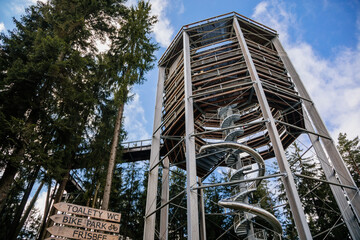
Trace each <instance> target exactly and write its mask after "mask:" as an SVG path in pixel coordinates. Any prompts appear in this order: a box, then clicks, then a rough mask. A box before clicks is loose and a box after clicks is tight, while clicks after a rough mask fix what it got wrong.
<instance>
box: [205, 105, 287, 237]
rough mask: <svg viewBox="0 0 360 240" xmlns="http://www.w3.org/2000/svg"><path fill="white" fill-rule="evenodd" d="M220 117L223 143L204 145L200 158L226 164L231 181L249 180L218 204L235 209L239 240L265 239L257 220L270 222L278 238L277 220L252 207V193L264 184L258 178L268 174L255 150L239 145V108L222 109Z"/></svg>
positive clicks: (240, 132)
mask: <svg viewBox="0 0 360 240" xmlns="http://www.w3.org/2000/svg"><path fill="white" fill-rule="evenodd" d="M218 115H219V117H220V120H221V121H220V123H221V124H220V127H221V128H222V129H224V131H223V137H224V141H222V142H217V143H211V144H206V145H204V146H202V147H201V148H200V151H199V155H198V158H201V159H202V160H201V162H225V165H226V166H227V167H229V168H231V169H232V171H231V175H230V178H229V181H230V182H234V181H238V182H239V180H246V181H242V182H241V183H238V184H234V187H233V189H232V193H231V197H229V198H227V199H223V200H221V201H219V202H218V204H219V205H220V206H223V207H225V208H229V209H233V210H234V212H235V217H234V231H235V233H236V234H237V235H238V236H239V237H248V238H249V239H266V238H267V237H266V236H267V234H266V231H265V229H266V228H261V227H260V228H259V226H258V225H256V226H255V227H254V226H253V224H252V222H253V221H254V220H255V218H258V217H259V218H262V219H263V220H265V221H266V222H268V223H269V225H270V226H271V229H270V231H272V232H273V233H275V234H273V235H274V236H275V238H277V236H278V235H280V234H281V232H282V228H281V225H280V223H279V221H278V220H277V219H276V217H275V216H274V215H272V214H271V213H270V212H268V211H266V210H265V209H262V208H260V207H259V206H257V205H253V204H249V198H250V197H251V194H252V193H254V192H255V191H257V188H258V186H259V185H260V183H261V179H258V178H259V177H262V176H264V174H265V164H264V160H263V158H262V157H261V155H260V154H259V153H258V152H257V151H256V150H254V149H252V148H250V147H248V146H246V145H243V144H240V143H238V142H237V139H238V138H239V137H241V135H243V133H244V130H243V129H242V128H239V127H233V126H234V122H236V121H238V120H240V118H241V114H240V113H239V111H238V110H237V109H236V105H230V106H227V107H222V108H219V109H218ZM249 159H250V160H249ZM198 162H199V161H198ZM251 179H254V180H253V181H251ZM267 230H269V229H267Z"/></svg>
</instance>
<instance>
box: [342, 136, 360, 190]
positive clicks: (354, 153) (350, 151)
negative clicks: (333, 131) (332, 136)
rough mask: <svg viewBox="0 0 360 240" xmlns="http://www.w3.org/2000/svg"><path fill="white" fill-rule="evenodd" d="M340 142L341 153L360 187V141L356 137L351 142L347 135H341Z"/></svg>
mask: <svg viewBox="0 0 360 240" xmlns="http://www.w3.org/2000/svg"><path fill="white" fill-rule="evenodd" d="M338 141H339V144H338V146H337V147H338V149H339V152H340V154H341V156H342V158H343V160H344V161H345V163H346V165H347V167H348V168H349V170H350V174H351V175H352V177H353V179H354V181H355V184H356V185H357V186H358V187H360V144H359V142H360V139H359V137H355V138H354V139H352V140H349V139H348V138H347V135H346V133H344V134H343V133H339V137H338Z"/></svg>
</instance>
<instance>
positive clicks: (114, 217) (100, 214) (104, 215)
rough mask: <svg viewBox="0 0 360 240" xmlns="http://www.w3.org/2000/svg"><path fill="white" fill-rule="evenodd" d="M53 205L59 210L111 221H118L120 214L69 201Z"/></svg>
mask: <svg viewBox="0 0 360 240" xmlns="http://www.w3.org/2000/svg"><path fill="white" fill-rule="evenodd" d="M54 207H55V208H56V209H57V210H59V211H61V212H67V213H72V214H76V215H81V216H87V217H93V218H98V219H103V220H108V221H113V222H120V218H121V214H120V213H116V212H109V211H105V210H100V209H96V208H89V207H84V206H80V205H75V204H71V203H65V202H59V203H56V204H54Z"/></svg>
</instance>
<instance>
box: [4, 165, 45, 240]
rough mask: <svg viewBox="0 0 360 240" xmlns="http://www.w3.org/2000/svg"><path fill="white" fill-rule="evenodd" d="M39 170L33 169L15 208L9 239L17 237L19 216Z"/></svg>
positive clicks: (38, 167)
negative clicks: (19, 201)
mask: <svg viewBox="0 0 360 240" xmlns="http://www.w3.org/2000/svg"><path fill="white" fill-rule="evenodd" d="M39 170H40V166H37V167H35V169H34V171H33V173H32V176H31V177H30V179H29V184H28V186H27V188H26V190H25V193H24V196H23V198H22V199H21V203H20V205H19V207H17V209H16V213H15V216H14V219H13V221H12V225H11V229H10V235H12V236H10V238H12V239H16V237H17V235H18V232H16V229H17V228H18V227H19V221H20V219H21V215H22V213H23V211H24V209H25V206H26V203H27V201H28V199H29V196H30V193H31V190H32V188H33V186H34V184H35V181H36V178H37V176H38V173H39ZM21 227H22V226H21ZM20 229H21V228H20Z"/></svg>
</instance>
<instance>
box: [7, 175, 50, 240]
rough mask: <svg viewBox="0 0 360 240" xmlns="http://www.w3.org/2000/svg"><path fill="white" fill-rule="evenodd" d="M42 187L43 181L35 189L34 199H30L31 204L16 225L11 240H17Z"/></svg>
mask: <svg viewBox="0 0 360 240" xmlns="http://www.w3.org/2000/svg"><path fill="white" fill-rule="evenodd" d="M43 186H44V181H42V182H41V184H40V186H39V188H38V189H37V191H36V193H35V195H34V197H33V198H32V199H31V202H30V204H29V206H28V207H27V208H26V211H25V213H24V216H23V217H22V218H21V221H20V223H19V224H18V225H17V227H16V230H15V232H14V233H12V238H11V239H12V240H16V239H17V236H18V235H19V232H20V231H21V229H22V227H23V226H24V223H25V221H26V219H27V218H28V216H29V214H30V212H31V209H32V208H33V207H34V204H35V202H36V199H37V198H38V196H39V193H40V191H41V189H42V188H43Z"/></svg>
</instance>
